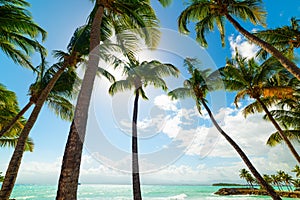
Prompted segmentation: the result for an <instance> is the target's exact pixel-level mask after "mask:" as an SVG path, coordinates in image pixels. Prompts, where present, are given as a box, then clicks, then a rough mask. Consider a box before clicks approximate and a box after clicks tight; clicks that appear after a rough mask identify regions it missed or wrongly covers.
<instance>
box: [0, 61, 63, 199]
mask: <svg viewBox="0 0 300 200" xmlns="http://www.w3.org/2000/svg"><path fill="white" fill-rule="evenodd" d="M66 67H67V65H64V66H63V67H62V68H60V69H59V70H58V71H57V72H56V74H55V75H54V76H53V78H52V79H51V80H50V82H49V83H48V84H47V86H46V88H45V89H44V90H43V91H42V93H41V95H40V96H39V98H38V100H37V102H36V104H35V107H34V109H33V110H32V113H31V114H30V117H29V119H28V120H27V122H26V124H25V126H24V128H23V130H22V132H21V134H20V136H19V139H18V142H17V145H16V147H15V150H14V153H13V155H12V158H11V160H10V162H9V165H8V168H7V171H6V174H5V178H4V181H3V183H2V187H1V191H0V199H1V200H8V199H9V197H10V195H11V192H12V190H13V187H14V185H15V182H16V179H17V175H18V171H19V168H20V164H21V160H22V157H23V153H24V149H25V143H26V140H27V138H28V135H29V133H30V131H31V129H32V127H33V125H34V124H35V122H36V120H37V118H38V115H39V113H40V111H41V109H42V107H43V104H44V102H45V101H46V99H47V97H48V95H49V93H50V92H51V90H52V88H53V87H54V85H55V83H56V81H57V80H58V79H59V77H60V76H61V74H62V73H63V72H64V70H65V68H66Z"/></svg>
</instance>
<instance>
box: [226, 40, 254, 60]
mask: <svg viewBox="0 0 300 200" xmlns="http://www.w3.org/2000/svg"><path fill="white" fill-rule="evenodd" d="M228 40H229V44H230V49H231V55H232V57H234V56H235V54H236V49H237V50H238V52H239V54H240V55H242V56H243V57H246V58H253V57H255V54H256V52H257V51H258V50H259V48H258V46H256V45H254V44H252V43H249V42H248V41H247V40H246V39H245V38H244V37H243V36H242V35H238V36H236V37H235V36H234V35H231V36H230V37H229V38H228Z"/></svg>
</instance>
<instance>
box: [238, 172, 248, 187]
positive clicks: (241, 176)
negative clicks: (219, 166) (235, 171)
mask: <svg viewBox="0 0 300 200" xmlns="http://www.w3.org/2000/svg"><path fill="white" fill-rule="evenodd" d="M249 174H250V173H249V171H248V170H246V169H245V168H243V169H241V170H240V178H241V179H245V181H246V182H247V185H249V186H250V184H249V181H248V179H247V176H248V175H249Z"/></svg>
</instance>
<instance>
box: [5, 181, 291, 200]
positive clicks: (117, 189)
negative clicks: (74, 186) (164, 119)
mask: <svg viewBox="0 0 300 200" xmlns="http://www.w3.org/2000/svg"><path fill="white" fill-rule="evenodd" d="M222 187H224V186H211V185H209V186H208V185H142V186H141V189H142V196H143V199H145V200H202V199H204V200H226V199H228V200H259V199H272V198H271V197H268V196H255V195H251V196H250V195H236V196H219V195H215V194H214V192H216V191H217V190H218V189H220V188H222ZM228 187H231V186H228ZM238 187H241V186H238ZM56 189H57V185H38V184H17V185H16V186H15V188H14V190H13V193H12V195H11V198H13V199H16V200H53V199H55V196H56ZM78 199H79V200H132V186H131V185H117V184H81V185H79V186H78ZM283 199H286V200H288V199H289V198H283Z"/></svg>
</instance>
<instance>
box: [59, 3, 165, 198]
mask: <svg viewBox="0 0 300 200" xmlns="http://www.w3.org/2000/svg"><path fill="white" fill-rule="evenodd" d="M93 2H95V6H94V9H93V11H92V13H91V16H90V21H89V23H90V24H91V29H90V30H91V31H90V43H89V44H90V46H89V52H90V54H89V59H88V63H87V69H86V72H85V74H84V77H83V81H82V86H81V90H80V93H79V96H78V99H77V105H76V109H75V115H74V120H73V122H72V124H71V127H70V131H69V137H68V140H67V144H66V147H65V152H64V157H63V161H62V168H61V173H60V178H59V184H58V191H57V196H56V199H77V186H78V177H79V169H80V163H81V155H82V147H83V142H84V138H85V132H86V125H87V119H88V110H89V109H88V108H89V104H90V99H91V94H92V90H93V84H94V80H95V76H96V71H97V68H98V67H97V66H98V63H99V59H100V58H99V56H98V55H99V49H98V45H99V44H100V40H101V38H102V35H101V32H100V30H102V22H103V20H102V19H103V16H105V15H109V16H110V19H112V20H115V19H116V20H118V22H119V23H118V25H123V26H124V25H127V27H128V29H135V30H137V33H138V34H139V35H140V36H141V37H142V38H144V39H145V41H146V44H147V45H149V46H152V47H155V45H157V42H158V41H157V38H158V37H157V36H158V35H159V34H158V31H157V29H156V28H157V27H158V21H157V18H156V16H155V12H154V11H153V9H152V8H151V6H150V5H149V3H150V2H149V1H148V0H133V1H127V2H125V1H121V0H96V1H95V0H94V1H93ZM147 27H150V28H147ZM140 28H142V29H140Z"/></svg>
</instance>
